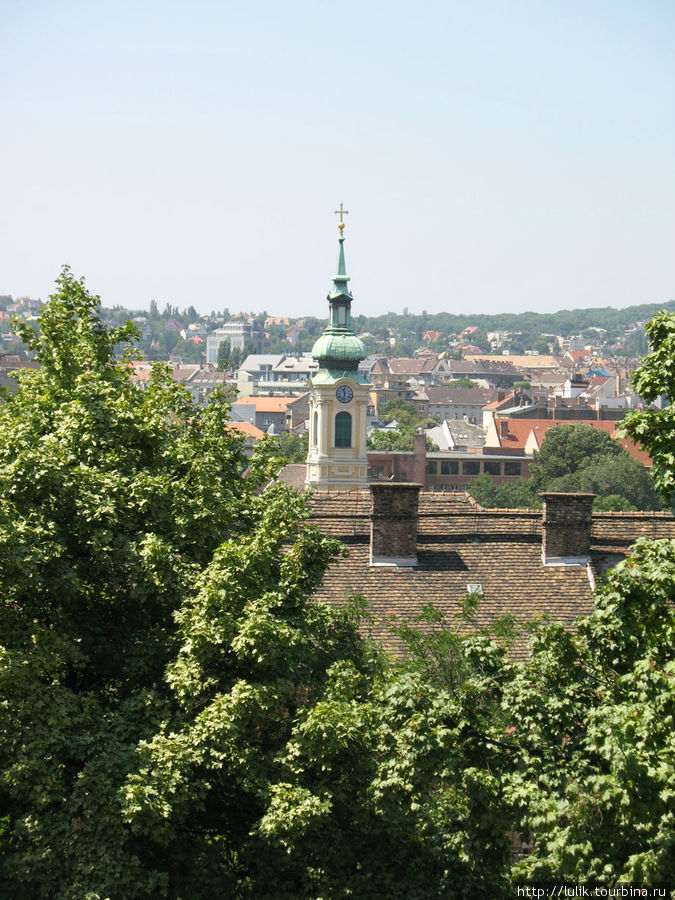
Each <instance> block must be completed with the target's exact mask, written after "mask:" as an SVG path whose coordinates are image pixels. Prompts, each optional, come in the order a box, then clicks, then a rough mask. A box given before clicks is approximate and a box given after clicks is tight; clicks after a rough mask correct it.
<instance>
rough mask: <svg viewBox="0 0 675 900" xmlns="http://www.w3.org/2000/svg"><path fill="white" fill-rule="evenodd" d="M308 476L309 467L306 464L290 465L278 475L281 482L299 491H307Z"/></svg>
mask: <svg viewBox="0 0 675 900" xmlns="http://www.w3.org/2000/svg"><path fill="white" fill-rule="evenodd" d="M306 475H307V466H306V465H305V464H304V463H288V465H286V466H284V467H283V469H282V470H281V471H280V472H279V474H278V475H277V478H278V479H279V481H284V482H286V484H290V486H291V487H294V488H296V489H297V490H298V491H304V490H305V477H306Z"/></svg>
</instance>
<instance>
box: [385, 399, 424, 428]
mask: <svg viewBox="0 0 675 900" xmlns="http://www.w3.org/2000/svg"><path fill="white" fill-rule="evenodd" d="M378 418H379V419H380V421H382V422H384V424H385V425H388V424H389V422H393V421H394V419H396V421H397V422H399V423H401V424H402V425H408V426H410V427H412V428H421V427H422V426H423V425H424V424H425V422H426V418H425V417H424V416H422V415H420V413H419V412H418V411H417V410H416V409H415V407H414V406H413V404H412V403H409V402H408V401H407V400H402V399H401V398H396V399H395V400H388V401H387V402H386V403H383V404H382V406H381V407H380V409H379V413H378Z"/></svg>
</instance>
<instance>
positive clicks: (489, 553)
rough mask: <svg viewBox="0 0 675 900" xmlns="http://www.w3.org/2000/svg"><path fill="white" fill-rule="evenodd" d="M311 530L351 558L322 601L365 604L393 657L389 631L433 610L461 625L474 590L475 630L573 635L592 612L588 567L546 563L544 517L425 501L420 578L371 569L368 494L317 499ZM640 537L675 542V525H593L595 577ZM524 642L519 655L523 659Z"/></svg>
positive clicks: (663, 518) (649, 517) (335, 571)
mask: <svg viewBox="0 0 675 900" xmlns="http://www.w3.org/2000/svg"><path fill="white" fill-rule="evenodd" d="M311 506H312V521H313V522H315V523H316V524H318V525H319V526H320V527H321V528H322V529H323V530H324V531H325V532H327V533H329V534H332V535H335V536H337V537H339V538H340V539H341V540H342V541H343V542H344V544H345V545H346V547H347V549H348V552H349V556H348V557H347V558H344V559H340V560H338V561H336V562H335V563H334V564H333V565H332V566H331V567H330V568H329V569H328V571H327V572H326V575H325V577H324V580H323V584H322V586H321V587H320V588H319V590H318V592H317V596H318V597H319V598H320V599H322V600H324V601H326V602H328V603H334V604H340V603H342V602H344V601H345V600H346V599H347V598H348V597H349V596H351V595H354V594H361V595H363V596H364V597H365V599H366V600H367V601H368V603H369V606H370V611H371V613H372V616H373V620H374V631H373V633H374V636H375V637H377V638H378V640H380V641H381V642H382V643H383V644H384V646H385V647H386V648H387V650H388V651H389V652H391V653H400V652H402V649H403V647H402V645H401V643H400V641H399V639H398V638H397V637H396V636H394V635H392V634H391V632H390V630H389V628H388V627H387V621H388V619H389V618H390V617H392V616H397V617H411V616H414V615H415V614H417V613H419V612H420V611H421V609H422V608H423V607H424V606H425V605H426V604H429V603H433V604H434V606H436V608H437V609H439V610H441V611H442V612H443V613H445V614H446V616H447V617H448V618H449V619H450V620H451V621H454V617H455V616H456V615H457V614H458V613H459V612H460V610H461V605H462V601H463V599H464V597H465V596H466V594H467V586H468V585H469V584H480V585H481V587H482V590H483V597H482V598H481V599H480V601H479V605H478V613H477V624H478V625H480V626H485V625H488V624H490V623H492V622H494V621H495V619H498V618H500V617H502V616H505V615H509V616H513V618H514V620H515V623H516V625H518V624H521V625H522V624H524V623H525V622H528V621H530V620H532V619H533V618H536V617H537V616H542V615H548V616H550V617H551V618H552V619H555V620H557V621H561V622H563V623H564V624H565V625H566V626H568V627H569V626H571V625H572V623H573V622H574V620H575V619H576V618H577V617H578V616H580V615H585V614H587V613H589V612H590V610H591V582H590V578H589V572H588V570H587V568H586V567H585V566H581V567H579V566H570V567H551V566H544V565H543V563H542V556H541V552H542V548H541V532H542V525H541V513H540V512H537V511H532V510H484V509H481V508H480V507H479V506H477V505H476V504H475V503H471V502H469V500H468V499H467V497H466V495H456V494H426V493H422V494H420V503H419V536H418V545H417V547H418V554H417V555H418V565H417V566H416V567H414V568H395V567H373V566H370V564H369V559H370V545H369V531H370V520H369V516H370V510H371V499H370V495H369V494H368V493H357V492H353V493H352V492H349V493H334V494H314V495H313V497H312V500H311ZM638 537H650V538H656V537H671V538H672V537H675V518H673V516H672V515H670V514H662V513H599V514H597V513H596V514H594V515H593V527H592V545H591V555H592V561H593V567H594V568H595V569H596V571H597V573H600V572H602V571H604V570H605V569H606V567H607V564H608V563H610V564H613V563H615V562H616V561H617V560H618V559H620V558H621V556H622V555H623V554H625V552H626V550H627V548H628V547H629V546H630V545H631V544H632V543H633V542H634V541H635V540H636V539H637V538H638ZM525 646H526V642H525V638H524V636H522V637H521V638H519V641H518V643H517V646H516V653H518V654H523V653H524V652H525Z"/></svg>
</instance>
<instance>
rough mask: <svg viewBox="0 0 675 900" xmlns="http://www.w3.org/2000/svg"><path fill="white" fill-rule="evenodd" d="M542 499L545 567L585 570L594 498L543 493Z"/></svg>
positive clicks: (588, 556)
mask: <svg viewBox="0 0 675 900" xmlns="http://www.w3.org/2000/svg"><path fill="white" fill-rule="evenodd" d="M539 496H540V497H541V499H542V503H543V510H542V524H543V531H544V535H543V541H542V558H543V561H544V565H545V566H585V565H586V563H588V562H589V560H590V558H591V556H590V555H591V519H592V512H591V511H592V509H593V500H594V499H595V494H562V493H557V492H546V493H542V494H540V495H539Z"/></svg>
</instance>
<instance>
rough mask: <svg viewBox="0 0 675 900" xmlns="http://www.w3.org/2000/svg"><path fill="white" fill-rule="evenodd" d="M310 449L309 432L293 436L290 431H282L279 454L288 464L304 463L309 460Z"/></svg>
mask: <svg viewBox="0 0 675 900" xmlns="http://www.w3.org/2000/svg"><path fill="white" fill-rule="evenodd" d="M308 447H309V432H308V431H303V432H301V433H300V434H291V432H290V431H282V432H281V434H280V435H279V441H278V449H279V453H280V455H281V456H283V458H284V459H285V460H286V461H287V462H291V463H304V462H305V460H306V459H307V450H308Z"/></svg>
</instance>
